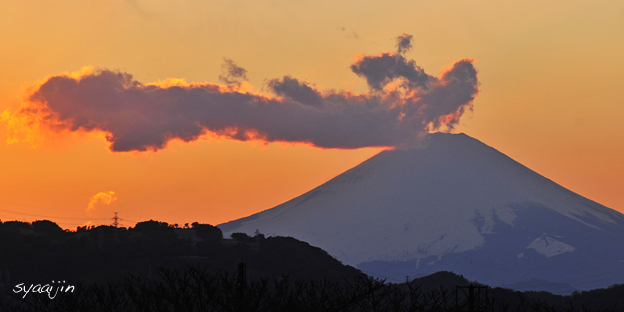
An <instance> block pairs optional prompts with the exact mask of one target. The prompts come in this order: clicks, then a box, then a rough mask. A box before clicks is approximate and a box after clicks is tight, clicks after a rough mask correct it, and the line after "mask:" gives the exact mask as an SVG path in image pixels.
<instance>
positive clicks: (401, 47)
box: [397, 34, 413, 54]
mask: <svg viewBox="0 0 624 312" xmlns="http://www.w3.org/2000/svg"><path fill="white" fill-rule="evenodd" d="M412 38H413V36H412V35H409V34H402V35H400V36H398V37H397V53H399V54H404V53H405V52H407V51H409V50H411V49H412Z"/></svg>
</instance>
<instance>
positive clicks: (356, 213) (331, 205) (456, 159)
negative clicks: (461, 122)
mask: <svg viewBox="0 0 624 312" xmlns="http://www.w3.org/2000/svg"><path fill="white" fill-rule="evenodd" d="M543 218H546V219H543ZM549 220H550V221H552V222H554V223H553V224H549V222H546V221H549ZM536 224H539V226H540V228H537V226H536ZM563 224H565V226H559V225H563ZM623 224H624V215H622V214H620V213H618V212H616V211H614V210H612V209H609V208H607V207H605V206H602V205H600V204H598V203H596V202H594V201H591V200H589V199H587V198H585V197H583V196H581V195H578V194H576V193H574V192H572V191H570V190H567V189H565V188H564V187H562V186H560V185H558V184H557V183H555V182H554V181H552V180H549V179H547V178H545V177H543V176H541V175H539V174H538V173H536V172H535V171H533V170H531V169H529V168H527V167H526V166H524V165H522V164H520V163H518V162H517V161H515V160H513V159H511V158H510V157H508V156H506V155H504V154H502V153H500V152H498V151H497V150H496V149H494V148H492V147H489V146H487V145H486V144H483V143H482V142H480V141H478V140H476V139H473V138H471V137H469V136H467V135H465V134H444V133H435V134H431V135H430V136H429V137H428V139H427V141H426V143H425V144H424V146H423V147H421V148H418V149H411V150H391V151H382V152H380V153H379V154H377V155H375V156H373V157H372V158H370V159H368V160H366V161H364V162H362V163H361V164H359V165H358V166H355V167H354V168H351V169H349V170H347V171H345V172H344V173H342V174H340V175H338V176H336V177H334V178H333V179H331V180H329V181H327V182H326V183H324V184H322V185H320V186H318V187H316V188H314V189H313V190H311V191H309V192H307V193H305V194H303V195H301V196H298V197H296V198H294V199H292V200H290V201H287V202H285V203H283V204H281V205H278V206H276V207H274V208H272V209H269V210H265V211H263V212H260V213H257V214H254V215H251V216H249V217H246V218H242V219H239V220H234V221H231V222H228V223H225V224H221V225H219V227H220V228H221V229H222V230H223V231H224V233H226V234H227V233H231V232H234V231H237V232H238V231H240V232H246V233H252V232H254V231H255V230H259V231H261V232H263V233H265V234H267V235H282V236H293V237H296V238H298V239H301V240H304V241H306V242H308V243H310V244H311V245H314V246H319V247H321V248H323V249H325V250H327V251H328V252H329V253H330V254H331V255H332V256H334V257H336V258H337V259H339V260H341V261H343V262H345V263H346V264H349V265H354V266H356V267H358V268H359V269H361V270H363V271H364V272H365V273H368V274H372V275H373V276H378V277H382V278H389V279H390V280H400V279H402V278H404V277H405V275H410V276H415V275H414V274H416V275H419V274H425V273H427V272H429V273H430V272H432V271H431V270H430V269H432V268H434V267H435V268H436V269H437V270H438V271H439V270H450V269H451V268H452V269H459V270H460V271H459V272H460V273H462V274H464V272H462V270H468V269H469V268H467V267H466V265H463V266H459V267H458V266H457V262H458V261H459V260H457V259H456V260H454V261H455V262H454V264H452V263H448V264H447V265H446V266H444V265H442V266H440V265H439V264H441V263H446V262H447V260H448V259H450V258H454V257H456V256H457V255H458V254H466V255H468V254H472V253H475V252H478V251H479V250H482V251H483V250H488V252H494V253H495V254H496V253H498V251H497V250H506V251H505V252H506V253H507V254H505V255H504V256H503V255H498V256H497V257H498V258H500V259H502V258H510V257H511V256H513V257H516V258H517V259H520V260H521V261H520V262H518V261H516V260H514V261H511V262H518V263H516V265H522V266H527V265H528V266H534V265H536V264H535V263H540V261H542V258H545V259H547V260H551V259H555V260H560V259H567V258H568V256H569V255H572V254H574V255H578V254H580V253H582V252H584V251H583V250H581V249H580V248H581V247H580V246H587V247H582V248H594V247H591V240H592V239H594V240H601V239H602V240H604V239H607V240H608V241H611V240H614V239H615V241H614V242H621V241H622V239H621V238H618V237H619V233H620V232H624V225H623ZM553 225H554V228H556V229H557V231H552V230H551V228H553ZM601 231H606V232H609V233H612V234H609V235H606V234H604V233H602V234H601ZM606 232H605V233H606ZM501 233H504V234H505V235H507V236H508V237H507V238H508V240H509V239H511V240H512V241H513V244H514V248H512V249H513V250H507V249H508V248H507V247H506V246H505V239H502V238H497V236H498V235H500V234H501ZM583 233H591V235H590V236H593V238H592V239H590V240H589V241H588V240H587V238H585V237H583V235H582V234H583ZM613 233H618V234H617V235H616V234H613ZM510 242H511V241H510ZM622 243H624V242H622ZM494 244H496V246H495V245H494ZM597 245H601V248H603V249H605V250H607V251H609V252H608V253H610V254H613V255H612V256H613V257H615V258H613V259H611V261H612V262H614V263H617V261H620V260H623V259H624V254H622V252H619V253H618V252H615V253H614V252H612V251H613V250H608V249H609V248H608V246H607V245H608V244H607V245H605V244H604V243H603V244H597ZM494 247H496V248H494ZM594 249H595V248H594ZM611 249H613V247H612V248H611ZM533 256H535V257H536V258H535V257H533ZM444 258H446V259H444ZM477 258H479V259H481V258H482V257H481V256H479V257H477ZM616 258H617V259H616ZM527 259H532V260H530V261H529V260H527ZM443 260H444V261H443ZM481 260H482V261H485V260H484V259H481ZM536 261H537V262H536ZM566 261H568V262H566V263H568V264H566V265H568V266H569V265H572V264H573V263H574V261H572V260H566ZM570 261H572V262H570ZM584 261H585V262H587V263H591V259H587V260H584ZM381 262H386V263H396V262H405V263H407V264H405V266H406V267H409V268H410V269H407V270H404V271H401V272H394V271H396V270H394V269H392V268H390V267H388V266H389V265H390V264H387V265H385V267H386V268H384V269H382V268H381V267H380V266H379V263H381ZM460 262H461V261H460ZM525 262H526V263H525ZM529 262H530V265H529V264H528V263H529ZM550 262H553V263H554V262H556V261H550ZM550 262H548V263H550ZM449 265H450V266H449ZM493 265H496V263H493ZM498 266H500V265H498ZM500 267H501V270H502V266H500ZM541 267H544V266H541ZM508 269H510V270H511V269H512V268H511V267H509V268H508ZM390 271H392V272H394V273H392V274H391V275H389V276H388V275H384V274H387V273H388V272H390ZM538 271H539V270H538ZM384 272H385V273H384ZM456 272H457V271H456ZM382 273H383V274H382ZM408 273H409V274H408ZM622 273H623V274H624V272H622ZM475 274H477V276H474V277H471V278H473V279H477V280H483V279H481V278H479V277H481V276H482V275H483V274H484V272H480V273H475ZM511 275H513V274H510V276H511ZM555 275H556V274H555ZM623 276H624V275H623ZM536 277H539V276H527V279H528V278H536ZM564 280H565V276H559V277H557V276H554V277H553V278H551V280H548V281H549V282H556V283H558V282H565V281H564ZM483 281H484V282H486V283H490V284H493V285H501V284H506V285H508V284H513V283H516V282H520V281H521V280H518V277H517V276H515V277H509V278H500V279H499V278H495V277H492V278H491V279H485V280H483ZM568 282H569V281H568ZM570 284H572V285H574V286H575V287H578V288H579V289H586V288H587V287H592V286H594V284H592V283H588V285H586V286H583V285H584V284H586V283H584V282H581V283H578V282H577V283H570ZM600 286H602V287H604V286H608V285H600Z"/></svg>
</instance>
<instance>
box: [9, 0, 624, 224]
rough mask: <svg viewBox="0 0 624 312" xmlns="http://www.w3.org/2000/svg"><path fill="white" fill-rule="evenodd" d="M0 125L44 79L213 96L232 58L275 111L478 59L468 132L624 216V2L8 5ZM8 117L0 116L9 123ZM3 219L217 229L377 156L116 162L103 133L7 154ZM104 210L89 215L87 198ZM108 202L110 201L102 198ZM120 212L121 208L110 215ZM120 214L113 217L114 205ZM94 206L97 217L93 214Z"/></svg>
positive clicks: (268, 148)
mask: <svg viewBox="0 0 624 312" xmlns="http://www.w3.org/2000/svg"><path fill="white" fill-rule="evenodd" d="M0 7H1V9H0V30H1V31H0V42H1V43H2V48H1V49H0V68H2V71H1V72H0V112H4V111H6V110H7V109H8V112H15V111H17V110H19V108H20V105H22V103H23V102H24V97H25V95H26V94H29V93H30V92H32V90H33V88H36V87H37V86H38V85H40V84H41V83H42V82H43V81H45V79H47V78H48V77H50V76H54V75H60V74H62V73H68V72H77V71H80V70H81V69H82V68H83V67H85V66H91V67H94V68H101V69H108V70H112V71H120V72H125V73H128V74H131V75H132V76H133V79H135V80H137V81H139V82H141V83H152V82H156V81H159V80H160V81H164V80H166V79H170V78H180V79H184V80H185V81H186V82H188V83H191V82H196V83H217V84H222V82H220V81H219V76H220V75H224V72H223V68H222V66H223V65H224V58H227V59H231V60H233V61H234V62H235V64H237V65H238V66H240V67H242V68H244V69H246V70H247V72H246V78H247V79H246V80H247V82H248V84H246V86H247V88H251V87H250V86H249V85H251V86H253V89H251V90H253V92H255V93H256V94H266V95H270V94H271V92H270V87H269V82H270V81H271V80H272V79H278V78H282V77H283V76H285V75H290V76H291V77H292V78H295V79H298V81H301V82H303V81H305V82H307V83H308V84H309V85H311V86H314V87H315V88H317V89H318V90H331V89H335V90H349V91H350V92H353V93H355V94H361V93H366V92H369V87H368V85H367V81H366V79H364V78H363V77H361V76H358V75H356V74H355V73H354V72H353V71H352V70H351V69H350V66H351V64H353V63H354V62H355V61H356V60H357V59H358V56H356V55H360V56H359V57H360V58H361V56H362V55H379V53H381V52H392V51H395V50H396V38H397V36H399V35H401V34H410V35H412V36H413V39H412V44H413V48H412V49H411V50H410V51H408V52H406V53H405V54H404V56H405V58H406V59H414V60H415V61H416V64H417V65H418V66H420V67H422V68H423V69H424V70H425V72H426V73H427V74H429V75H432V76H439V73H440V72H443V71H447V70H449V68H450V67H449V66H452V65H453V64H454V63H455V62H457V61H459V60H461V59H464V58H469V59H474V60H475V61H474V66H475V67H476V68H477V70H478V79H479V82H480V86H479V89H480V93H479V94H478V95H477V97H476V99H475V100H474V102H473V105H474V110H473V112H467V113H465V114H464V115H463V117H462V118H461V121H460V123H459V124H458V125H457V126H456V127H455V129H454V130H453V132H464V133H466V134H468V135H470V136H472V137H474V138H477V139H479V140H481V141H482V142H484V143H486V144H488V145H490V146H492V147H494V148H496V149H498V150H499V151H501V152H503V153H505V154H507V155H508V156H510V157H512V158H513V159H515V160H517V161H519V162H520V163H522V164H524V165H526V166H528V167H529V168H531V169H533V170H535V171H537V172H538V173H540V174H542V175H544V176H546V177H547V178H550V179H552V180H554V181H555V182H557V183H559V184H561V185H563V186H564V187H566V188H569V189H570V190H572V191H574V192H577V193H579V194H581V195H583V196H585V197H588V198H590V199H592V200H594V201H597V202H599V203H601V204H603V205H606V206H607V207H610V208H613V209H616V210H618V211H620V212H624V192H623V191H622V190H624V161H623V159H624V123H623V121H624V120H623V119H624V87H623V83H624V58H622V55H624V3H622V2H621V1H600V0H599V1H546V2H544V1H521V2H519V1H514V2H512V1H494V0H487V1H459V0H457V1H455V0H453V1H428V0H425V1H323V0H321V1H307V0H298V1H292V0H283V1H282V0H258V1H244V0H236V1H197V0H179V1H164V0H150V1H143V0H89V1H43V0H20V1H17V0H15V1H14V0H9V1H4V2H3V3H2V5H0ZM6 114H8V113H5V115H6ZM9 134H10V130H9V129H8V128H7V122H6V121H3V122H1V124H0V138H2V143H1V144H0V171H1V172H2V176H1V179H0V219H1V220H2V221H7V220H16V219H17V220H23V221H24V220H25V221H33V220H36V219H50V220H52V221H55V222H57V223H58V224H59V225H61V226H62V227H64V228H75V227H76V226H78V225H84V224H87V222H88V221H90V222H92V223H93V224H109V223H110V222H111V221H110V220H109V218H111V217H112V216H113V212H115V211H117V212H119V216H120V217H121V218H123V219H125V220H124V221H121V223H122V224H123V225H125V226H133V225H134V224H135V223H136V221H143V220H148V219H156V220H160V221H166V222H169V223H179V224H184V223H186V222H189V223H191V222H194V221H199V222H202V223H210V224H219V223H222V222H226V221H229V220H232V219H236V218H239V217H243V216H247V215H249V214H252V213H255V212H258V211H261V210H264V209H268V208H271V207H273V206H275V205H277V204H280V203H282V202H284V201H287V200H289V199H291V198H293V197H295V196H298V195H300V194H302V193H304V192H306V191H308V190H310V189H311V188H313V187H315V186H317V185H319V184H321V183H323V182H325V181H327V180H328V179H330V178H332V177H334V176H335V175H337V174H340V173H341V172H343V171H344V170H346V169H348V168H350V167H353V166H355V165H357V164H358V163H360V162H361V161H363V160H365V159H367V158H368V157H371V156H372V155H374V154H375V153H377V152H378V151H380V150H381V149H382V148H372V147H371V148H360V149H322V148H318V147H313V146H311V145H310V144H301V143H265V142H261V141H247V142H241V141H235V140H230V139H227V138H219V137H216V136H211V137H207V136H204V137H202V138H201V139H199V140H197V141H193V142H190V143H184V142H182V141H179V140H176V141H172V142H169V144H168V145H167V147H166V148H164V149H160V150H158V151H147V152H121V153H120V152H111V151H110V150H109V143H108V142H107V141H106V140H105V139H104V135H103V134H102V133H80V132H72V133H69V132H65V133H62V134H58V135H49V136H46V137H45V138H44V139H43V140H42V141H40V142H39V144H38V145H37V146H36V147H34V146H33V145H32V144H31V143H28V142H17V143H13V144H8V143H4V141H5V139H6V138H7V137H8V135H9ZM101 192H106V196H109V197H111V198H108V199H107V197H106V196H104V195H101V194H100V195H99V200H97V201H95V202H93V203H92V202H91V200H92V199H93V196H95V195H96V194H99V193H101ZM109 192H114V193H109ZM113 199H114V200H113ZM107 201H108V202H109V204H106V203H105V202H107ZM90 203H91V204H92V206H91V207H90V206H89V205H90Z"/></svg>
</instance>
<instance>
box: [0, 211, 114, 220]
mask: <svg viewBox="0 0 624 312" xmlns="http://www.w3.org/2000/svg"><path fill="white" fill-rule="evenodd" d="M0 211H2V212H8V213H13V214H17V215H22V216H28V217H38V218H53V219H63V220H108V218H89V217H84V218H74V217H54V216H44V215H39V214H32V213H26V212H19V211H12V210H8V209H0Z"/></svg>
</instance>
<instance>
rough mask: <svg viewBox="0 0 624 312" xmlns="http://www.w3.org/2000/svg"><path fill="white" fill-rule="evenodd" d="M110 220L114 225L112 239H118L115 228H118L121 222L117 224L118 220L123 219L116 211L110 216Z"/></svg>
mask: <svg viewBox="0 0 624 312" xmlns="http://www.w3.org/2000/svg"><path fill="white" fill-rule="evenodd" d="M111 220H113V226H114V227H115V228H114V229H113V239H114V240H118V239H119V233H117V229H118V228H119V226H120V225H121V224H119V220H123V219H122V218H120V217H118V216H117V212H115V216H114V217H112V218H111Z"/></svg>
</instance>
